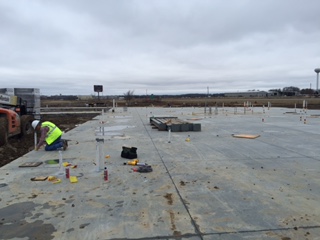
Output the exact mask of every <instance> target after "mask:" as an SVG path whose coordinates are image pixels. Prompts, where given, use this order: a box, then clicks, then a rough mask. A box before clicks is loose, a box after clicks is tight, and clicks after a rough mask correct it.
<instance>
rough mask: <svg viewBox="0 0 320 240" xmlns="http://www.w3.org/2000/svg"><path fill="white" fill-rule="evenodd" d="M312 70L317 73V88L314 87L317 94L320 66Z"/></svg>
mask: <svg viewBox="0 0 320 240" xmlns="http://www.w3.org/2000/svg"><path fill="white" fill-rule="evenodd" d="M314 71H315V72H316V73H317V89H316V92H317V94H318V90H319V72H320V68H316V69H315V70H314Z"/></svg>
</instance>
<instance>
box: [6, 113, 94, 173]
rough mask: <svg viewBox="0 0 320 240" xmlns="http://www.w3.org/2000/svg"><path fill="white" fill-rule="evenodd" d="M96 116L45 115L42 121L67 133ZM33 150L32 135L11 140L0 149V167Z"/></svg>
mask: <svg viewBox="0 0 320 240" xmlns="http://www.w3.org/2000/svg"><path fill="white" fill-rule="evenodd" d="M96 115H97V114H81V115H80V114H66V115H61V114H60V115H45V116H43V119H42V121H51V122H53V123H54V124H56V125H57V126H58V127H59V128H60V129H61V130H62V131H65V132H68V131H70V130H71V129H73V128H75V127H76V126H77V125H78V124H82V123H85V122H87V121H89V120H91V119H92V118H94V117H95V116H96ZM33 149H34V138H33V134H30V135H26V136H23V137H22V138H15V137H14V138H11V139H9V141H8V144H6V145H5V146H2V147H0V167H2V166H4V165H6V164H8V163H10V162H12V161H14V160H15V159H17V158H19V157H21V156H23V155H24V154H26V153H28V152H30V151H32V150H33Z"/></svg>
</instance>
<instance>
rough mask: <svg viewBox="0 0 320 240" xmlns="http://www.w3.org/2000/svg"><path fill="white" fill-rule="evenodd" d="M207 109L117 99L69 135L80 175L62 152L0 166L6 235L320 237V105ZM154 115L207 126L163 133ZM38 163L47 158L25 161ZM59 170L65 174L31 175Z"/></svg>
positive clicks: (194, 239) (1, 225)
mask: <svg viewBox="0 0 320 240" xmlns="http://www.w3.org/2000/svg"><path fill="white" fill-rule="evenodd" d="M208 112H209V111H206V113H204V109H203V108H152V107H148V108H128V109H126V110H124V109H121V108H117V109H115V112H111V111H110V112H107V113H105V114H104V115H101V116H98V117H96V118H95V119H93V120H92V121H88V122H87V123H85V124H81V125H79V126H78V127H77V128H75V129H73V130H71V131H69V132H67V133H65V134H64V138H65V139H69V140H70V141H69V148H68V149H67V150H66V151H63V152H62V155H61V156H62V159H63V161H65V162H69V163H71V164H73V165H77V168H74V169H71V170H70V174H71V175H72V176H77V178H78V182H77V183H70V182H69V181H68V179H66V178H65V176H64V175H62V174H61V175H59V173H60V168H59V164H47V163H46V162H47V161H48V160H55V159H59V157H60V155H59V152H56V151H54V152H45V151H44V150H43V149H41V150H39V151H32V152H30V153H28V154H26V155H25V156H23V157H21V158H19V159H17V160H15V161H14V162H12V163H10V164H8V165H6V166H4V167H2V168H0V191H1V196H0V239H109V240H111V239H188V240H189V239H190V240H198V239H205V240H209V239H280V240H288V239H320V168H319V164H320V148H319V146H320V135H319V126H320V118H319V116H320V111H319V110H302V109H296V110H295V109H294V110H292V109H285V108H270V109H267V108H265V109H264V108H254V109H246V111H244V109H243V108H219V109H216V110H215V111H214V112H213V113H212V114H208ZM152 116H176V117H178V118H179V119H182V120H187V119H188V121H191V122H195V123H200V124H201V131H200V132H171V133H169V132H167V131H158V130H157V129H154V128H152V126H151V125H150V122H149V118H150V117H152ZM232 134H248V135H260V136H259V137H258V138H255V139H246V138H234V137H232ZM97 138H98V139H103V141H104V142H103V143H97V141H96V139H97ZM186 139H190V141H186ZM122 146H132V147H137V148H138V150H137V153H138V159H139V160H140V162H145V163H147V164H149V165H151V166H152V168H153V172H150V173H139V172H134V171H133V170H132V168H134V166H130V165H124V164H123V163H124V162H127V161H129V159H124V158H121V156H120V154H121V150H122ZM99 150H100V152H99ZM108 155H109V156H110V157H109V158H106V156H107V157H108ZM99 156H100V157H101V159H102V160H103V162H104V164H105V166H106V167H107V168H108V170H109V179H108V181H104V179H103V171H99V172H97V167H96V164H95V163H96V160H97V158H99ZM35 161H42V162H43V164H41V165H40V166H38V167H32V168H31V167H30V168H19V165H21V164H22V163H25V162H35ZM61 172H62V173H63V172H64V169H63V168H61ZM49 175H51V176H56V177H58V178H60V179H61V180H62V182H61V183H58V184H53V183H52V182H50V181H31V180H30V179H31V178H33V177H37V176H49Z"/></svg>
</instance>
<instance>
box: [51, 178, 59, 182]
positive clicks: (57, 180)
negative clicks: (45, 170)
mask: <svg viewBox="0 0 320 240" xmlns="http://www.w3.org/2000/svg"><path fill="white" fill-rule="evenodd" d="M51 182H52V183H61V179H60V178H57V179H55V180H53V181H51Z"/></svg>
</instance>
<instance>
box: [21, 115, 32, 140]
mask: <svg viewBox="0 0 320 240" xmlns="http://www.w3.org/2000/svg"><path fill="white" fill-rule="evenodd" d="M33 120H34V118H33V116H30V115H23V116H21V134H20V135H21V136H24V135H28V134H31V133H32V132H33V128H32V121H33Z"/></svg>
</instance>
